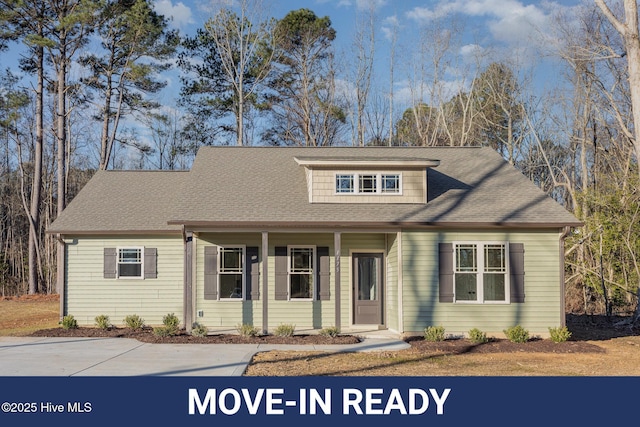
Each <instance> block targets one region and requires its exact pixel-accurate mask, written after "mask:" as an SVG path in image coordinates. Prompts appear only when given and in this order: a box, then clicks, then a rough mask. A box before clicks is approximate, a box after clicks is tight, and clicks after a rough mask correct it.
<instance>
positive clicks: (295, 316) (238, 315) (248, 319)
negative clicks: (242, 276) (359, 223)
mask: <svg viewBox="0 0 640 427" xmlns="http://www.w3.org/2000/svg"><path fill="white" fill-rule="evenodd" d="M268 240H269V256H268V260H267V262H268V271H269V277H268V285H269V286H268V293H267V298H268V301H267V305H268V323H269V324H268V325H266V326H267V327H266V328H265V327H264V325H262V318H263V311H262V310H263V298H264V297H265V296H264V294H263V293H262V291H263V277H262V271H263V269H262V262H263V257H262V254H261V255H260V263H261V264H260V300H253V301H211V300H205V299H204V297H203V290H204V274H203V273H204V247H205V246H207V245H221V246H224V245H240V244H241V245H246V246H258V247H259V248H260V253H261V252H262V236H261V234H260V233H199V234H198V237H197V239H196V249H195V253H196V262H197V267H196V275H195V284H196V286H195V294H196V295H195V310H194V314H195V319H196V321H197V322H200V323H202V324H203V325H205V326H207V327H210V328H222V329H234V328H235V327H236V326H237V325H238V324H240V323H246V324H252V325H253V326H255V327H257V328H259V329H267V330H268V331H273V330H274V329H275V328H276V327H277V326H278V325H280V324H281V323H290V324H294V325H295V326H296V330H298V331H300V330H304V329H321V328H326V327H329V326H338V327H340V328H348V327H350V326H351V323H352V322H351V316H352V313H351V306H352V305H351V298H352V293H351V258H350V254H351V252H354V251H365V252H367V251H369V252H374V251H375V252H383V253H384V252H385V247H386V243H385V235H384V234H379V233H375V234H369V233H342V234H341V260H340V263H341V270H340V271H341V273H340V301H341V304H340V310H341V311H340V319H341V324H340V325H336V324H335V323H336V322H335V319H336V316H335V304H336V303H335V290H336V288H335V251H334V234H333V233H276V232H274V233H269V235H268ZM290 245H309V246H315V247H320V246H326V247H328V248H329V257H330V260H329V263H330V271H331V279H330V281H331V292H330V293H331V297H330V299H329V300H324V301H319V300H316V301H295V300H290V301H284V300H276V299H275V248H276V247H277V246H290ZM396 269H397V266H396ZM385 286H386V284H385ZM394 304H396V305H397V303H394ZM199 312H200V313H199ZM199 314H202V316H201V317H198V315H199ZM395 316H396V318H397V313H396V315H395ZM385 318H386V314H385ZM396 323H397V322H396Z"/></svg>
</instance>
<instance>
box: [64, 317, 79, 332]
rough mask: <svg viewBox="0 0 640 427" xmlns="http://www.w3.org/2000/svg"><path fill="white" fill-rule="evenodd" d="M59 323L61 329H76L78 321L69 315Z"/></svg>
mask: <svg viewBox="0 0 640 427" xmlns="http://www.w3.org/2000/svg"><path fill="white" fill-rule="evenodd" d="M60 323H61V324H62V328H63V329H78V321H77V320H76V319H75V318H74V317H73V316H72V315H70V314H68V315H66V316H64V317H63V318H62V322H60Z"/></svg>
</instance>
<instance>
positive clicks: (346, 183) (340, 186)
mask: <svg viewBox="0 0 640 427" xmlns="http://www.w3.org/2000/svg"><path fill="white" fill-rule="evenodd" d="M354 190H355V187H354V185H353V175H336V193H353V192H354Z"/></svg>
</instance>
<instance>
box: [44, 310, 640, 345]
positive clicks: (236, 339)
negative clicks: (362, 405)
mask: <svg viewBox="0 0 640 427" xmlns="http://www.w3.org/2000/svg"><path fill="white" fill-rule="evenodd" d="M628 320H629V318H628V317H621V316H611V317H609V318H607V317H606V316H587V315H571V314H569V315H567V327H568V328H569V330H570V331H571V333H572V336H571V338H570V339H569V341H567V342H564V343H554V342H553V341H551V340H550V339H539V338H532V339H530V340H529V341H528V342H526V343H513V342H511V341H509V340H507V339H501V338H492V339H490V340H489V342H487V343H483V344H476V343H473V342H472V341H470V340H469V339H465V338H460V339H447V340H445V341H441V342H429V341H425V340H424V339H423V338H422V337H408V338H406V339H405V341H407V342H408V343H409V344H410V345H411V347H412V348H413V349H414V350H417V351H423V352H429V353H431V352H434V351H435V352H442V353H447V354H464V353H526V352H532V353H601V352H603V351H604V350H603V349H602V348H601V347H599V346H597V345H594V344H593V343H589V342H587V341H598V340H607V339H611V338H617V337H624V336H633V335H640V328H639V327H638V326H631V325H630V323H629V322H628ZM31 336H35V337H96V338H98V337H99V338H133V339H137V340H138V341H141V342H145V343H164V344H300V345H304V344H309V345H313V344H317V345H320V344H356V343H358V342H360V339H359V338H358V337H357V336H353V335H338V336H336V337H334V338H331V337H326V336H322V335H315V334H312V335H294V336H292V337H278V336H275V335H259V336H255V337H243V336H240V335H235V334H217V335H209V336H207V337H194V336H191V335H188V334H187V333H185V332H184V331H181V332H180V333H179V334H178V335H175V336H170V337H159V336H156V335H154V333H153V329H152V328H150V327H145V328H143V329H142V330H133V329H131V328H118V327H112V328H110V329H106V330H105V329H99V328H87V327H80V328H77V329H63V328H61V327H59V328H52V329H42V330H39V331H36V332H34V333H33V334H32V335H31Z"/></svg>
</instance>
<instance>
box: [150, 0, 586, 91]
mask: <svg viewBox="0 0 640 427" xmlns="http://www.w3.org/2000/svg"><path fill="white" fill-rule="evenodd" d="M585 1H588V0H585ZM238 3H239V0H208V1H204V0H182V1H177V0H156V2H155V4H156V10H157V11H159V12H161V13H162V14H164V15H165V16H167V17H170V18H171V22H172V24H171V25H172V26H173V27H174V28H177V29H179V30H180V31H182V32H183V33H186V34H189V33H191V32H193V31H194V30H195V29H196V28H198V27H201V26H202V25H203V24H204V22H205V21H206V20H207V19H208V18H209V17H211V16H212V15H213V13H215V10H216V8H219V7H221V6H226V7H231V8H233V7H236V6H237V4H238ZM580 4H581V0H557V1H535V2H531V1H522V0H452V1H447V0H395V1H394V0H298V1H277V0H271V1H268V0H262V5H263V8H264V10H265V14H267V15H268V16H272V17H275V18H282V17H283V16H284V15H286V13H287V12H289V11H291V10H295V9H299V8H303V7H304V8H308V9H311V10H313V11H314V12H315V13H316V15H318V16H329V17H330V18H331V21H332V24H333V27H334V28H335V29H336V32H337V37H336V40H335V48H336V57H337V58H338V62H339V64H342V67H341V68H342V70H343V71H345V70H346V69H348V67H349V65H350V61H351V59H352V58H353V47H352V46H353V39H354V32H355V29H356V28H357V22H358V21H359V19H364V17H365V16H366V14H367V13H368V11H369V10H371V9H373V10H374V11H375V19H376V35H375V37H376V52H375V63H376V65H375V67H374V82H373V84H374V87H375V88H376V90H378V91H379V92H386V93H388V92H389V89H388V86H389V77H388V76H389V58H390V50H389V49H390V47H391V39H392V35H393V32H394V29H395V31H396V35H397V42H396V45H395V46H396V48H395V52H396V53H395V62H396V64H395V66H394V67H395V69H394V92H395V94H394V96H395V98H396V99H397V100H398V102H400V103H401V104H403V103H404V104H406V103H408V102H409V99H408V98H409V97H410V95H409V94H408V90H409V86H410V84H411V83H410V80H411V78H412V77H411V76H412V75H415V70H414V68H415V64H416V63H417V62H419V60H417V55H418V54H417V51H418V50H419V49H420V44H421V43H428V40H429V36H428V32H429V31H430V30H431V31H433V30H434V29H436V28H437V29H438V31H445V30H448V29H450V30H451V31H454V32H457V33H456V34H455V36H454V39H455V40H454V42H453V44H452V46H451V47H450V53H451V54H452V55H453V56H455V57H456V59H455V61H454V62H455V64H450V67H451V69H450V70H449V71H448V72H447V73H446V75H444V76H443V77H444V78H445V80H446V81H447V82H448V83H449V84H450V85H451V88H457V87H460V86H464V84H465V83H466V82H468V81H469V80H470V79H469V77H468V76H461V75H456V71H454V69H457V70H458V71H460V69H461V67H465V64H466V65H467V66H468V68H472V65H471V64H475V63H476V61H477V60H478V58H480V57H483V58H484V59H482V61H484V63H486V61H487V60H488V58H491V59H499V60H508V61H511V62H513V63H515V64H516V65H517V66H518V67H519V68H521V69H523V70H526V72H527V73H530V74H531V75H532V76H533V77H532V78H533V79H534V80H535V83H534V84H535V85H536V87H537V88H538V89H539V90H545V89H546V88H549V87H551V86H553V85H555V84H556V83H557V82H555V81H554V80H555V78H556V77H557V72H556V71H555V70H554V69H553V68H550V67H551V66H552V63H551V62H549V61H548V58H549V55H548V54H549V49H551V48H552V47H553V46H554V44H555V41H554V40H553V33H554V31H553V25H554V19H555V18H554V17H555V16H556V15H557V14H558V13H563V14H565V16H572V11H573V8H575V7H578V6H579V5H580ZM427 49H429V48H427ZM543 57H544V58H547V59H545V61H542V62H540V61H541V58H543ZM342 78H344V79H345V80H347V76H346V75H343V76H342ZM175 83H177V82H174V81H173V80H172V79H171V81H170V85H171V86H172V87H173V89H170V90H169V91H168V92H167V94H168V96H173V94H177V91H178V90H179V88H177V87H176V85H175ZM414 84H415V83H414ZM452 90H453V89H452ZM169 93H170V94H172V95H169Z"/></svg>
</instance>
